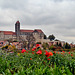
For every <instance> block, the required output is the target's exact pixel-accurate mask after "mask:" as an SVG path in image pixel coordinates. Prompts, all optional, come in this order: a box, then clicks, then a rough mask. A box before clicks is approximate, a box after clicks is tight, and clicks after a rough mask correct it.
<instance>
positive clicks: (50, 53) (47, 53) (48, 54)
mask: <svg viewBox="0 0 75 75" xmlns="http://www.w3.org/2000/svg"><path fill="white" fill-rule="evenodd" d="M45 55H46V56H47V57H49V56H52V55H53V53H52V52H47V51H46V53H45Z"/></svg>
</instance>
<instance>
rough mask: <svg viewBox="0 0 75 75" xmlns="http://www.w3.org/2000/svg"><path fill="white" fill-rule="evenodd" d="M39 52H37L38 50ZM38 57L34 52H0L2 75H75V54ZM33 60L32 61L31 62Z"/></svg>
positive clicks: (42, 55)
mask: <svg viewBox="0 0 75 75" xmlns="http://www.w3.org/2000/svg"><path fill="white" fill-rule="evenodd" d="M36 51H37V50H36ZM42 52H43V53H42V54H41V55H38V54H36V52H34V54H32V51H28V53H23V54H22V53H20V54H19V55H18V54H17V53H7V54H6V53H3V52H0V53H1V54H0V74H1V75H74V74H75V53H73V52H71V53H72V54H73V56H71V55H70V54H68V53H67V52H65V53H63V54H64V55H63V54H61V53H59V54H58V53H56V54H55V53H53V56H50V57H48V58H49V59H50V61H49V60H47V59H48V58H47V57H46V56H45V54H44V50H42ZM30 58H32V60H30Z"/></svg>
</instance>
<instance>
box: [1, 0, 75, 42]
mask: <svg viewBox="0 0 75 75" xmlns="http://www.w3.org/2000/svg"><path fill="white" fill-rule="evenodd" d="M17 20H19V21H20V22H21V28H25V29H27V28H28V29H31V28H32V29H35V28H40V29H42V30H43V31H44V32H45V34H46V35H47V36H48V35H50V34H54V35H55V36H56V37H57V38H58V39H61V40H63V39H64V40H67V41H74V40H75V39H74V37H75V35H74V33H75V25H74V24H75V21H74V20H75V1H74V0H38V1H37V0H19V1H18V0H7V1H5V0H0V30H13V31H14V26H15V22H16V21H17ZM68 37H69V38H68ZM71 37H72V38H71Z"/></svg>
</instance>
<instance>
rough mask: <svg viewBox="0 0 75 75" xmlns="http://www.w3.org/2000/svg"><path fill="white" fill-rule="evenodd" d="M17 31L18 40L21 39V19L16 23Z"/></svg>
mask: <svg viewBox="0 0 75 75" xmlns="http://www.w3.org/2000/svg"><path fill="white" fill-rule="evenodd" d="M15 33H16V37H17V40H18V41H19V36H20V22H19V21H17V22H16V24H15Z"/></svg>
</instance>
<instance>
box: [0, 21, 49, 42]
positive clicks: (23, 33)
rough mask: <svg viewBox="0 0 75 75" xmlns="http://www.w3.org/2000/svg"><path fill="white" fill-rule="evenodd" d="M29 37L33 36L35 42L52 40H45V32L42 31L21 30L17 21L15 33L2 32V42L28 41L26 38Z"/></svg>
mask: <svg viewBox="0 0 75 75" xmlns="http://www.w3.org/2000/svg"><path fill="white" fill-rule="evenodd" d="M28 35H33V37H34V38H35V40H36V41H35V42H42V43H43V42H48V41H50V40H48V39H46V40H45V39H44V32H43V31H42V30H40V29H34V30H25V29H20V22H19V21H17V22H16V23H15V32H13V31H0V40H8V39H13V40H18V41H21V40H25V41H27V40H26V37H27V36H28Z"/></svg>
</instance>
